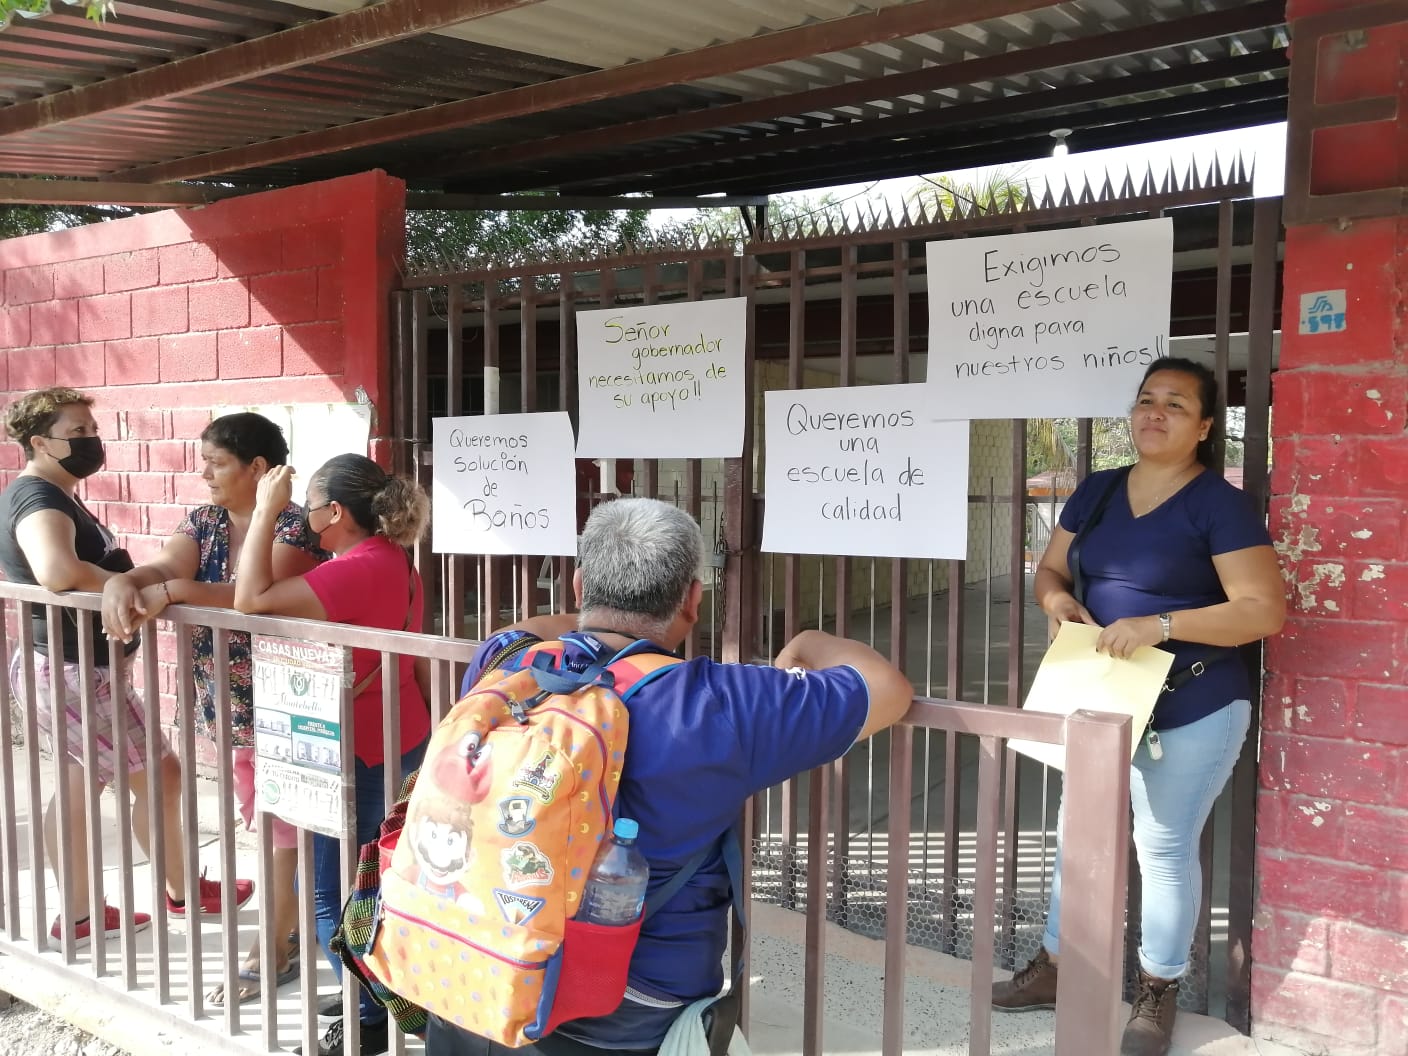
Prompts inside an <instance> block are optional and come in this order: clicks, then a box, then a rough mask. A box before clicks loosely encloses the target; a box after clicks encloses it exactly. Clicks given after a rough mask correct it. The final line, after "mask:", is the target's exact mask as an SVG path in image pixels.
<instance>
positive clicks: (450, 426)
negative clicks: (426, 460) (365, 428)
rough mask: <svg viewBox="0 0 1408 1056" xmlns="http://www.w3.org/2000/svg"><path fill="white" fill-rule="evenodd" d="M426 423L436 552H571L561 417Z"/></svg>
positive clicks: (565, 432)
mask: <svg viewBox="0 0 1408 1056" xmlns="http://www.w3.org/2000/svg"><path fill="white" fill-rule="evenodd" d="M430 425H431V439H432V442H433V443H434V449H433V461H432V470H433V474H434V483H433V484H432V487H431V497H430V543H431V549H432V550H434V551H435V553H437V554H567V555H573V554H576V552H577V526H576V521H575V517H576V513H575V509H574V496H575V491H574V483H573V461H572V423H571V421H570V420H569V419H568V417H567V415H566V413H564V412H561V411H553V412H550V413H547V414H489V415H476V416H473V417H466V418H436V419H434V420H433V421H432V422H431V423H430Z"/></svg>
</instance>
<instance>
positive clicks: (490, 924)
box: [362, 642, 680, 1048]
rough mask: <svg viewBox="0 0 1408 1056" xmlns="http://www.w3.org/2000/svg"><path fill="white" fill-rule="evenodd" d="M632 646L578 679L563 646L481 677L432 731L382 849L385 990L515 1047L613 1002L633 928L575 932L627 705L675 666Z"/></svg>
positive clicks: (375, 940)
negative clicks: (395, 827) (400, 822)
mask: <svg viewBox="0 0 1408 1056" xmlns="http://www.w3.org/2000/svg"><path fill="white" fill-rule="evenodd" d="M654 648H658V647H655V646H652V645H651V644H650V643H649V642H637V643H634V644H633V645H632V646H630V647H628V648H627V649H625V650H622V652H621V653H619V654H617V655H616V656H614V657H609V658H603V659H601V660H599V661H598V662H596V663H595V664H593V665H592V666H591V667H589V668H588V669H587V670H586V671H584V672H582V673H581V674H580V675H579V674H575V673H573V672H571V671H568V670H566V669H565V668H563V667H562V666H561V657H562V651H563V643H562V642H544V643H539V644H537V645H535V646H533V647H531V648H529V649H528V650H526V651H525V652H524V653H523V654H522V655H521V656H520V657H517V658H515V661H514V662H512V663H511V664H510V666H509V669H508V670H502V669H501V670H496V671H490V672H489V673H487V674H486V675H484V677H483V678H481V679H480V681H479V682H478V683H477V684H476V685H475V686H474V687H473V689H471V690H470V691H469V692H468V693H467V694H466V695H465V696H464V697H463V698H462V699H461V700H460V701H459V703H457V704H456V705H455V706H454V707H453V708H452V709H451V711H450V713H449V714H448V715H447V716H446V717H445V719H444V720H443V721H442V722H441V723H440V725H439V727H438V728H437V729H436V730H435V732H434V733H433V734H432V736H431V739H430V744H429V745H428V747H427V750H426V755H425V762H424V763H423V764H422V766H421V769H420V772H419V777H418V778H417V781H416V784H415V788H414V791H413V792H412V793H411V795H410V799H409V801H408V802H407V805H406V815H405V825H404V827H403V828H401V829H400V830H399V831H392V832H387V833H385V835H383V836H382V838H381V840H380V846H379V848H378V849H379V858H380V869H381V876H380V900H379V906H378V912H377V914H376V920H375V923H374V924H373V934H372V936H371V939H370V944H369V948H368V949H367V952H366V953H365V956H364V957H363V958H362V963H363V967H364V968H365V969H366V971H367V972H368V973H369V974H370V975H371V976H372V978H373V979H374V980H375V981H376V982H377V983H379V984H381V985H382V986H384V987H385V988H386V989H387V990H389V991H391V992H392V993H394V994H396V995H399V996H400V997H401V998H404V999H405V1000H406V1001H408V1002H411V1003H413V1004H414V1005H418V1006H420V1007H421V1008H423V1009H425V1010H426V1011H428V1012H432V1013H435V1014H436V1015H439V1016H440V1017H441V1018H443V1019H445V1020H446V1021H447V1022H450V1023H453V1024H455V1025H457V1026H460V1027H463V1028H464V1029H466V1030H468V1031H471V1032H473V1033H474V1034H478V1035H480V1036H481V1037H484V1038H488V1039H490V1040H491V1041H495V1042H498V1043H499V1044H501V1045H506V1046H510V1047H515V1048H517V1047H522V1046H525V1045H530V1044H532V1043H533V1042H535V1041H537V1040H538V1039H540V1038H542V1037H544V1036H545V1035H547V1034H549V1033H551V1032H552V1031H553V1029H555V1028H556V1026H557V1025H558V1024H560V1023H563V1022H566V1021H568V1020H571V1019H580V1018H584V1017H590V1016H601V1015H607V1014H609V1013H611V1012H614V1011H615V1010H616V1008H617V1007H618V1006H619V1005H620V1003H621V1000H622V998H623V996H624V994H625V990H626V971H627V968H628V966H629V964H630V957H631V952H632V951H633V950H634V948H635V942H636V937H637V935H638V934H639V932H640V921H637V922H636V923H635V924H634V925H631V926H626V927H605V926H601V925H593V924H586V923H582V922H578V921H575V920H574V919H573V917H574V915H575V914H576V912H577V907H578V905H579V904H580V901H581V896H582V888H583V887H584V885H585V884H586V880H587V873H588V871H589V870H590V868H591V865H592V861H593V859H594V858H595V857H596V853H597V849H598V848H599V846H600V845H601V841H602V840H603V839H604V838H605V836H606V833H607V832H608V830H609V829H610V826H611V822H612V805H613V803H614V802H615V798H616V790H617V787H618V785H619V784H620V781H621V769H622V766H623V764H624V760H625V751H626V740H627V736H628V735H629V732H630V717H629V714H628V713H627V710H626V708H625V707H624V701H625V700H626V699H627V698H629V697H630V695H631V694H632V693H633V692H634V691H635V690H638V689H639V688H640V687H641V686H642V685H644V684H645V683H646V682H647V681H649V680H650V679H652V678H654V677H656V676H657V675H660V674H662V673H663V672H665V671H667V670H668V669H669V668H670V667H672V666H673V665H675V664H677V663H679V662H680V660H679V659H678V658H677V657H674V656H666V655H661V654H659V653H654V652H648V651H647V650H650V649H654Z"/></svg>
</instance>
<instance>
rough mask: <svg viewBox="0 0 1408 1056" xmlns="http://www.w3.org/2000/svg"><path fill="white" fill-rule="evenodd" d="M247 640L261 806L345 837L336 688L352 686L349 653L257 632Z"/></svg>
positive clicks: (300, 823)
mask: <svg viewBox="0 0 1408 1056" xmlns="http://www.w3.org/2000/svg"><path fill="white" fill-rule="evenodd" d="M253 644H254V649H253V657H254V676H253V677H254V783H255V786H256V787H257V788H258V793H259V795H258V803H259V809H260V810H264V811H268V812H269V813H271V814H276V815H278V816H279V817H281V818H283V819H284V821H287V822H288V823H289V824H290V825H297V826H298V827H299V828H302V829H312V830H313V831H314V832H321V833H323V834H324V835H327V836H338V837H341V836H344V835H346V834H347V833H348V832H349V831H350V829H349V828H348V826H349V823H350V821H351V812H350V811H349V810H348V806H349V804H348V799H347V782H346V781H345V780H344V779H343V776H342V775H343V758H342V691H343V689H344V688H346V687H349V686H351V685H352V654H351V652H350V651H349V650H347V649H343V648H342V647H341V646H335V645H325V644H324V643H322V642H310V641H303V640H301V639H297V638H273V637H270V636H268V635H263V634H257V635H255V636H254V643H253ZM347 765H348V766H351V760H350V759H349V760H348V761H347Z"/></svg>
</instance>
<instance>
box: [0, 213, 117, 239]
mask: <svg viewBox="0 0 1408 1056" xmlns="http://www.w3.org/2000/svg"><path fill="white" fill-rule="evenodd" d="M137 212H139V210H137V209H130V208H128V207H127V206H124V205H0V238H19V237H20V236H21V235H37V234H40V233H41V232H44V231H60V230H62V229H63V228H66V227H80V226H82V225H83V224H95V223H97V222H98V221H100V220H118V219H121V218H122V217H124V216H133V215H135V214H136V213H137Z"/></svg>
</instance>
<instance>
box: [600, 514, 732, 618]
mask: <svg viewBox="0 0 1408 1056" xmlns="http://www.w3.org/2000/svg"><path fill="white" fill-rule="evenodd" d="M577 562H578V565H579V567H580V568H581V570H582V617H583V620H584V622H585V621H586V620H587V619H588V618H589V617H592V618H595V619H596V620H597V621H600V620H601V618H602V617H603V616H607V617H615V618H616V619H615V621H614V622H616V623H617V624H618V625H620V624H622V623H623V622H624V623H629V624H630V625H631V629H632V630H634V631H638V632H644V634H643V636H644V637H654V636H656V635H658V634H661V633H663V632H664V630H665V629H666V628H667V627H668V626H669V625H670V621H671V620H672V619H674V616H675V613H676V612H678V611H679V608H680V605H682V604H683V603H684V600H685V597H686V595H687V594H688V592H689V588H690V585H691V584H693V582H694V581H695V580H696V579H698V578H699V570H700V567H701V566H702V564H703V562H704V535H703V533H702V532H701V531H700V530H699V525H698V524H697V523H696V522H695V520H694V518H693V517H691V516H690V515H689V514H687V513H685V512H684V511H683V510H681V509H678V508H676V507H674V506H671V505H670V504H669V503H666V502H660V501H658V500H656V499H613V500H612V501H610V502H606V503H603V504H602V505H600V506H598V507H597V508H596V509H595V510H593V511H592V515H591V516H590V517H588V518H587V524H586V527H585V528H583V529H582V538H581V541H580V543H579V544H578V550H577ZM613 629H614V628H613Z"/></svg>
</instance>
